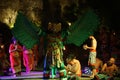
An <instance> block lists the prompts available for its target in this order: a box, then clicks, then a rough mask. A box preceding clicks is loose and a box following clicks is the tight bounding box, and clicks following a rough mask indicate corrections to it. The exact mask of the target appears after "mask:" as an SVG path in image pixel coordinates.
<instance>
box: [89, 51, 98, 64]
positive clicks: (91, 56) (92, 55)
mask: <svg viewBox="0 0 120 80" xmlns="http://www.w3.org/2000/svg"><path fill="white" fill-rule="evenodd" d="M96 54H97V53H96V50H90V52H89V62H90V64H95V63H96Z"/></svg>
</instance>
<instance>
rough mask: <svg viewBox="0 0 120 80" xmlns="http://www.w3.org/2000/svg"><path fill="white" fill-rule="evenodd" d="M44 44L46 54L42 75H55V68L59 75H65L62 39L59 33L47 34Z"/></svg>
mask: <svg viewBox="0 0 120 80" xmlns="http://www.w3.org/2000/svg"><path fill="white" fill-rule="evenodd" d="M47 43H48V44H47V45H46V56H45V61H44V77H50V72H51V76H52V78H54V77H55V75H56V72H57V70H58V71H59V73H60V76H61V77H65V76H66V70H65V67H64V63H63V59H62V57H63V52H62V47H63V44H62V40H61V36H60V35H56V34H48V35H47ZM46 74H47V75H46Z"/></svg>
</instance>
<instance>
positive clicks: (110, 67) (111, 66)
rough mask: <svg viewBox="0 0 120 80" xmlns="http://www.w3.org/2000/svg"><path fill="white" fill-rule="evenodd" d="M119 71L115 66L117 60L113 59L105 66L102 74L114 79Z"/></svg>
mask: <svg viewBox="0 0 120 80" xmlns="http://www.w3.org/2000/svg"><path fill="white" fill-rule="evenodd" d="M117 71H118V67H117V65H115V58H113V57H111V58H110V60H109V61H108V62H107V63H105V64H104V65H103V67H102V70H101V72H103V73H105V74H106V75H108V76H111V77H113V76H114V74H115V73H116V72H117Z"/></svg>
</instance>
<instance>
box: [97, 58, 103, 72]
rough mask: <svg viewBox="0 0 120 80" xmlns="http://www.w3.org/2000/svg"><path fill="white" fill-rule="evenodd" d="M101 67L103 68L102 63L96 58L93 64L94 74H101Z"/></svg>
mask: <svg viewBox="0 0 120 80" xmlns="http://www.w3.org/2000/svg"><path fill="white" fill-rule="evenodd" d="M102 67H103V61H102V60H101V59H99V58H96V63H95V68H96V73H99V72H101V69H102Z"/></svg>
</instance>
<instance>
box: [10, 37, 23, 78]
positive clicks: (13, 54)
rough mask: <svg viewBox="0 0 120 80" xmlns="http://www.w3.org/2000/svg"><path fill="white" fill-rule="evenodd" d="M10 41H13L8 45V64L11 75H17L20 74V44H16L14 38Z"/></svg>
mask: <svg viewBox="0 0 120 80" xmlns="http://www.w3.org/2000/svg"><path fill="white" fill-rule="evenodd" d="M12 41H13V43H11V44H10V46H9V53H10V64H11V69H12V73H13V76H18V75H20V74H21V56H22V46H21V45H19V44H18V41H17V40H16V39H15V38H13V39H12Z"/></svg>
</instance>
